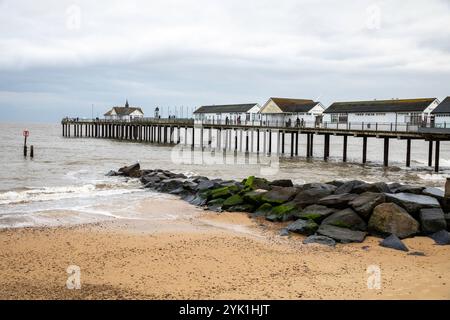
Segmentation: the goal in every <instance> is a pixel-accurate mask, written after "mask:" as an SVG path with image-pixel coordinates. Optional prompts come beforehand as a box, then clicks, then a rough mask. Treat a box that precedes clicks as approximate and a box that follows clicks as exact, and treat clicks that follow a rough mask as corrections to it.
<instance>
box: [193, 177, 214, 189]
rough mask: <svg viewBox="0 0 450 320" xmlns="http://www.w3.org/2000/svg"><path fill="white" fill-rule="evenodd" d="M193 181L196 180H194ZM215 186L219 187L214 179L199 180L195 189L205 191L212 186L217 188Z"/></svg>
mask: <svg viewBox="0 0 450 320" xmlns="http://www.w3.org/2000/svg"><path fill="white" fill-rule="evenodd" d="M193 181H194V180H193ZM194 182H196V181H194ZM217 187H219V184H218V183H217V182H215V181H212V180H201V181H199V182H198V185H197V190H198V191H205V190H211V189H214V188H217Z"/></svg>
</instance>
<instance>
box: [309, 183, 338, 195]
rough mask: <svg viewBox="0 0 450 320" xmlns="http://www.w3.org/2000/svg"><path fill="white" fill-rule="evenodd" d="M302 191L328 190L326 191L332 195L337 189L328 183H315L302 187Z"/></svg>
mask: <svg viewBox="0 0 450 320" xmlns="http://www.w3.org/2000/svg"><path fill="white" fill-rule="evenodd" d="M300 189H301V190H302V191H304V190H309V189H320V190H326V191H328V192H330V194H332V193H333V192H334V191H336V189H337V187H336V186H335V185H332V184H328V183H316V182H313V183H305V184H304V185H301V186H300Z"/></svg>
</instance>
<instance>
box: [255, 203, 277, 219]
mask: <svg viewBox="0 0 450 320" xmlns="http://www.w3.org/2000/svg"><path fill="white" fill-rule="evenodd" d="M272 208H273V207H272V205H271V204H270V203H264V204H262V205H261V206H260V207H258V209H256V210H255V212H253V213H252V214H251V216H252V217H265V216H267V215H269V213H270V211H272Z"/></svg>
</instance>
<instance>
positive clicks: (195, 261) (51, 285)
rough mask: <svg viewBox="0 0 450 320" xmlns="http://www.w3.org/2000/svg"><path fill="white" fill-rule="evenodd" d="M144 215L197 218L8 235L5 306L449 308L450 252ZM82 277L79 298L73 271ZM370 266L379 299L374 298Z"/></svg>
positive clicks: (0, 284) (2, 277)
mask: <svg viewBox="0 0 450 320" xmlns="http://www.w3.org/2000/svg"><path fill="white" fill-rule="evenodd" d="M138 207H139V210H141V211H142V213H143V214H145V213H147V214H151V213H152V212H156V211H158V210H160V209H161V208H165V210H167V208H168V207H171V208H173V209H174V210H191V211H193V216H194V217H193V218H188V219H184V220H183V219H176V220H172V221H167V220H166V221H163V220H157V221H155V220H138V219H135V220H116V221H112V222H106V223H97V224H90V225H82V226H72V227H57V228H22V229H9V230H3V231H1V232H0V244H1V245H0V298H1V299H381V298H382V299H449V298H450V272H449V270H450V260H449V259H448V257H449V255H450V247H449V246H436V245H434V244H433V241H432V240H431V239H428V238H424V237H416V238H414V239H406V240H405V243H406V245H407V246H408V247H409V248H410V252H414V251H420V252H423V253H424V254H425V256H414V255H408V254H407V253H405V252H400V251H395V250H391V249H386V248H382V247H380V246H378V241H379V239H377V238H372V237H370V238H368V239H367V240H366V241H365V242H364V243H361V244H347V245H337V246H336V248H330V247H326V246H321V245H303V244H302V239H303V237H302V236H296V235H294V236H290V237H280V236H278V235H277V233H276V230H275V229H274V228H273V226H272V225H271V224H270V223H268V222H265V221H256V220H252V219H249V218H248V217H247V216H246V215H245V214H241V213H222V214H217V213H212V212H208V211H202V210H200V209H198V208H195V207H193V206H191V205H189V204H187V203H184V202H183V201H180V200H171V199H169V200H168V199H160V200H155V199H151V200H147V201H143V202H142V203H140V204H139V205H138ZM69 265H77V266H79V267H80V269H81V289H79V290H76V289H75V290H69V289H67V287H66V281H67V277H68V276H69V275H68V273H67V272H66V269H67V267H68V266H69ZM370 265H378V266H379V267H380V268H381V289H379V290H376V289H371V290H369V289H368V288H367V278H368V276H369V275H368V274H367V273H366V270H367V268H368V266H370Z"/></svg>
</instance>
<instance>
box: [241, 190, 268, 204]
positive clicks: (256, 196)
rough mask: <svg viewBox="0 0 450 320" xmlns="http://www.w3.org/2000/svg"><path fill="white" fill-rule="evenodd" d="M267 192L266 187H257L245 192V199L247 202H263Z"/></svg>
mask: <svg viewBox="0 0 450 320" xmlns="http://www.w3.org/2000/svg"><path fill="white" fill-rule="evenodd" d="M266 193H267V190H264V189H257V190H253V191H250V192H247V193H245V194H244V200H245V202H248V203H252V204H255V205H257V204H261V203H262V202H263V201H262V196H263V195H265V194H266Z"/></svg>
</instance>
